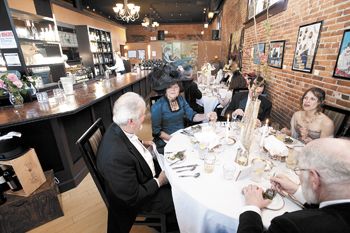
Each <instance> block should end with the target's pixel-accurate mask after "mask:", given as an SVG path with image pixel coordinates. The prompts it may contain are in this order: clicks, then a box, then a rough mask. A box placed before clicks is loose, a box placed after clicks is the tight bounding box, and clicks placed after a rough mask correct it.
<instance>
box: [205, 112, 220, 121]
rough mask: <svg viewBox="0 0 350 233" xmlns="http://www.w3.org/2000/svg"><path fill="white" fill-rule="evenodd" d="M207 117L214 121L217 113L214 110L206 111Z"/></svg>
mask: <svg viewBox="0 0 350 233" xmlns="http://www.w3.org/2000/svg"><path fill="white" fill-rule="evenodd" d="M207 117H208V120H209V121H213V122H216V120H217V119H218V115H217V114H216V112H210V113H208V114H207Z"/></svg>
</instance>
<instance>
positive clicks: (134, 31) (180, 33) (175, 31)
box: [126, 24, 211, 43]
mask: <svg viewBox="0 0 350 233" xmlns="http://www.w3.org/2000/svg"><path fill="white" fill-rule="evenodd" d="M157 30H164V31H168V34H167V35H165V40H197V41H206V40H211V30H210V29H205V28H204V27H203V24H163V25H162V24H161V25H160V26H159V27H158V28H157ZM157 30H156V31H153V32H152V31H149V30H147V29H146V28H145V27H142V26H141V25H129V26H127V29H126V39H127V42H128V43H133V42H148V41H150V37H151V36H155V37H157ZM201 31H204V35H202V34H201ZM209 32H210V33H209Z"/></svg>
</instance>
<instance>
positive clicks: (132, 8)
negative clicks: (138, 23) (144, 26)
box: [113, 0, 140, 23]
mask: <svg viewBox="0 0 350 233" xmlns="http://www.w3.org/2000/svg"><path fill="white" fill-rule="evenodd" d="M113 11H114V12H115V14H116V16H117V19H120V20H123V21H126V22H127V23H129V21H132V22H133V21H135V20H136V19H138V18H139V12H140V6H136V5H135V4H133V3H128V0H124V4H122V3H117V4H115V7H113Z"/></svg>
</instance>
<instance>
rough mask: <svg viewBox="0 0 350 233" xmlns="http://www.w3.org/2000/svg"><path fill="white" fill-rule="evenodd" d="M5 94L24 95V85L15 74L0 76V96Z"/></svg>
mask: <svg viewBox="0 0 350 233" xmlns="http://www.w3.org/2000/svg"><path fill="white" fill-rule="evenodd" d="M6 93H22V94H25V93H26V89H25V85H24V83H23V81H22V80H20V79H19V78H18V77H17V75H15V74H3V75H2V76H0V95H6Z"/></svg>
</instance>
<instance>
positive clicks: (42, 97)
mask: <svg viewBox="0 0 350 233" xmlns="http://www.w3.org/2000/svg"><path fill="white" fill-rule="evenodd" d="M36 98H37V100H38V102H39V103H46V102H48V101H49V96H48V95H47V92H46V91H42V92H37V93H36Z"/></svg>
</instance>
